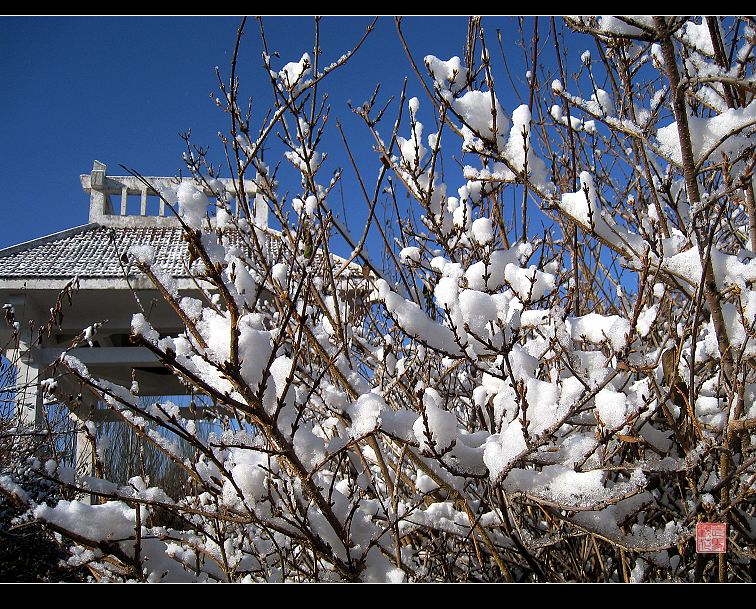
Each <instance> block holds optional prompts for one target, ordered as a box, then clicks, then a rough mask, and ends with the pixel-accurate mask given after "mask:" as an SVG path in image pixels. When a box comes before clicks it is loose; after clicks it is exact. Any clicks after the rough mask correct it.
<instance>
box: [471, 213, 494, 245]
mask: <svg viewBox="0 0 756 609" xmlns="http://www.w3.org/2000/svg"><path fill="white" fill-rule="evenodd" d="M471 232H472V236H473V239H474V240H475V242H476V243H477V244H478V245H488V244H489V243H491V242H492V241H493V238H494V235H493V222H491V218H478V219H477V220H475V221H474V222H473V223H472V228H471Z"/></svg>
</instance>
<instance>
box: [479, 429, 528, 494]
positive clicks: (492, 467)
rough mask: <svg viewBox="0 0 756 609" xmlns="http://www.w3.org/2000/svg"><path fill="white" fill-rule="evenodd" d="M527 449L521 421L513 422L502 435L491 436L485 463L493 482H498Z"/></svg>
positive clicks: (486, 447) (488, 441) (485, 453)
mask: <svg viewBox="0 0 756 609" xmlns="http://www.w3.org/2000/svg"><path fill="white" fill-rule="evenodd" d="M526 449H527V445H526V444H525V436H523V433H522V425H521V424H520V421H519V420H516V419H515V420H514V421H512V422H511V423H510V424H509V425H508V426H507V428H506V430H504V431H503V432H502V433H500V434H493V435H491V436H489V438H488V440H487V441H486V444H485V449H484V452H483V462H484V463H485V464H486V467H487V468H488V473H489V476H490V478H491V482H494V483H496V482H498V481H499V480H500V477H501V476H502V474H503V472H505V471H506V470H507V469H508V468H509V467H510V466H511V465H512V464H513V463H514V461H515V458H516V457H517V456H519V455H520V453H522V452H524V451H525V450H526Z"/></svg>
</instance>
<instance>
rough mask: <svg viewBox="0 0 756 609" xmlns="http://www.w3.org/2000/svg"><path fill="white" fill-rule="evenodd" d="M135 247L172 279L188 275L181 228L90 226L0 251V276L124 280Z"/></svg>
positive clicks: (131, 273)
mask: <svg viewBox="0 0 756 609" xmlns="http://www.w3.org/2000/svg"><path fill="white" fill-rule="evenodd" d="M133 245H150V246H152V247H153V248H155V263H156V264H158V265H159V266H160V267H161V268H162V269H164V270H165V271H166V272H168V273H170V274H171V275H173V276H174V277H185V276H188V273H187V272H186V267H185V265H186V261H187V260H188V256H187V243H186V241H184V240H182V229H181V227H180V226H152V227H150V226H136V227H110V226H101V225H99V224H95V223H91V224H86V225H84V226H79V227H77V228H73V229H69V230H66V231H63V232H60V233H55V234H53V235H49V236H47V237H42V238H40V239H35V240H33V241H28V242H26V243H22V244H20V245H16V246H13V247H10V248H7V249H4V250H0V278H3V279H4V278H30V279H31V278H35V279H42V278H51V279H53V278H60V279H71V278H73V277H76V276H78V277H80V278H122V277H124V275H125V274H128V275H134V274H136V273H137V272H138V271H136V269H134V268H129V267H130V265H129V263H128V262H127V261H126V259H125V257H123V255H124V254H126V253H127V252H128V250H129V248H130V247H131V246H133Z"/></svg>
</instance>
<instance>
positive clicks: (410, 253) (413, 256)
mask: <svg viewBox="0 0 756 609" xmlns="http://www.w3.org/2000/svg"><path fill="white" fill-rule="evenodd" d="M399 259H400V260H401V261H402V264H420V248H419V247H414V246H410V247H405V248H403V249H402V251H401V252H399Z"/></svg>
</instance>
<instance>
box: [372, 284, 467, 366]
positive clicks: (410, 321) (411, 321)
mask: <svg viewBox="0 0 756 609" xmlns="http://www.w3.org/2000/svg"><path fill="white" fill-rule="evenodd" d="M376 288H377V290H378V295H379V297H380V298H381V300H382V301H383V302H384V304H385V305H386V309H387V310H388V312H389V313H390V314H391V315H392V316H393V317H394V318H395V319H396V321H397V323H398V324H399V326H400V327H401V328H402V330H404V332H406V333H407V334H408V335H409V336H413V337H417V338H418V339H420V340H422V341H423V342H425V343H427V344H428V346H429V347H432V348H433V349H437V350H439V351H443V352H445V353H449V354H452V355H456V354H458V353H459V347H458V346H457V345H456V343H455V341H454V334H453V333H452V331H451V330H450V329H449V328H447V327H445V326H443V325H441V324H439V323H436V322H435V321H433V320H432V319H431V318H430V317H428V316H427V315H426V314H425V312H424V311H423V310H422V309H421V308H420V307H419V306H418V305H417V304H415V303H414V302H412V301H410V300H406V299H405V298H402V297H401V296H400V295H399V294H397V293H396V292H393V291H392V290H391V288H390V287H389V285H388V283H386V281H385V280H383V279H379V280H378V281H377V282H376Z"/></svg>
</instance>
